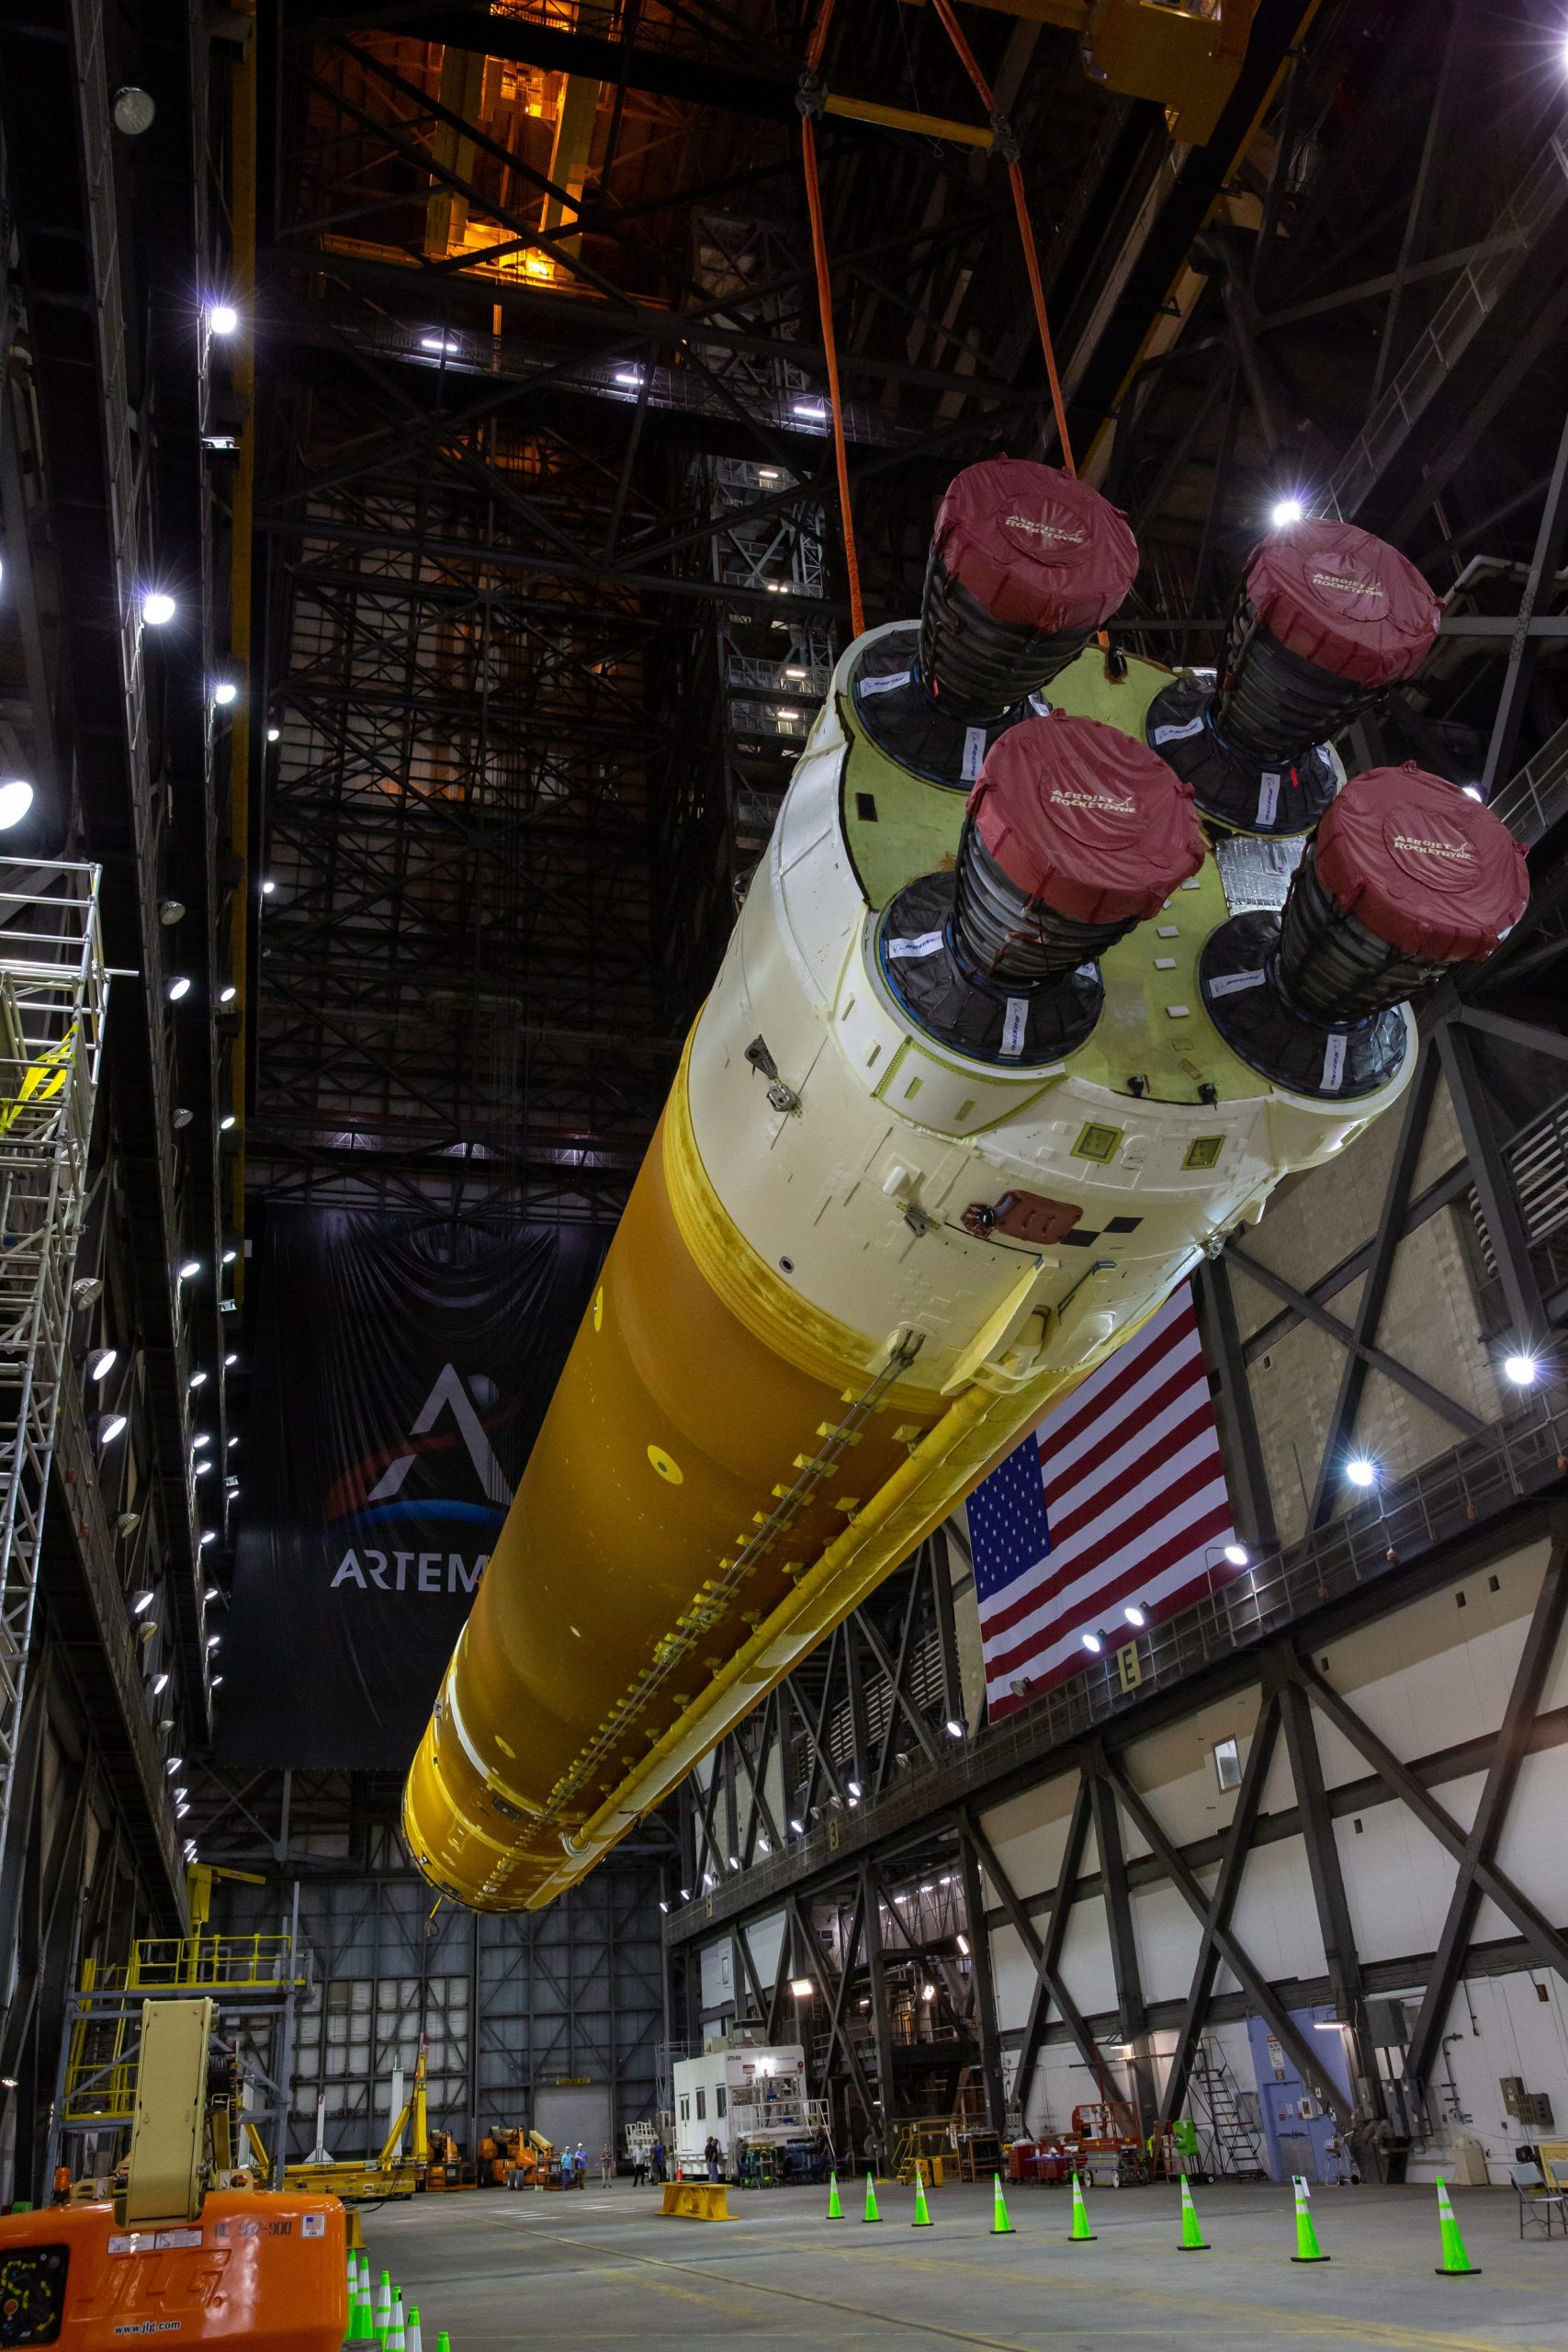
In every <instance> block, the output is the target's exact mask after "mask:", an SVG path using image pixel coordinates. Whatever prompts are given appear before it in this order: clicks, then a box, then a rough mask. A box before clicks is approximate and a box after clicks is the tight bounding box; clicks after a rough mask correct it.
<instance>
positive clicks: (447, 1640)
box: [217, 1208, 603, 1772]
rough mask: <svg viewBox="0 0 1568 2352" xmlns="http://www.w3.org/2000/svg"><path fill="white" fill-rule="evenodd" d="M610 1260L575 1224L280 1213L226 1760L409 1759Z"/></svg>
mask: <svg viewBox="0 0 1568 2352" xmlns="http://www.w3.org/2000/svg"><path fill="white" fill-rule="evenodd" d="M602 1255H603V1238H602V1237H601V1236H600V1235H597V1234H595V1233H593V1232H592V1231H591V1230H588V1229H586V1228H583V1227H560V1226H538V1227H529V1226H521V1227H517V1226H514V1227H494V1228H487V1227H475V1226H472V1225H467V1224H459V1225H457V1226H456V1227H454V1226H453V1224H452V1223H450V1222H449V1221H435V1220H430V1219H424V1218H399V1217H391V1216H377V1215H374V1214H370V1213H367V1212H361V1211H356V1210H333V1209H306V1208H299V1209H288V1208H282V1209H280V1208H272V1209H270V1210H269V1211H268V1214H267V1218H266V1225H265V1232H264V1234H263V1236H262V1239H261V1245H260V1249H259V1252H258V1259H257V1261H256V1262H255V1263H254V1266H253V1269H252V1280H253V1281H254V1283H255V1284H256V1289H257V1300H256V1303H257V1309H258V1317H257V1325H256V1357H255V1366H254V1376H253V1381H252V1388H251V1397H252V1403H251V1410H250V1413H249V1416H248V1419H247V1424H246V1430H245V1440H244V1445H243V1449H242V1450H241V1453H239V1454H236V1455H231V1464H233V1463H236V1462H243V1470H242V1472H241V1473H240V1484H241V1488H242V1492H243V1504H242V1505H241V1506H239V1538H238V1543H237V1546H236V1551H235V1563H234V1589H233V1601H232V1606H231V1611H230V1630H229V1633H228V1637H227V1639H226V1640H225V1642H224V1644H223V1682H222V1687H221V1688H220V1691H219V1693H218V1698H219V1701H220V1708H219V1715H218V1739H217V1750H218V1760H219V1762H220V1763H221V1764H231V1765H242V1766H244V1765H273V1766H277V1765H285V1764H293V1765H297V1766H300V1767H303V1768H305V1769H307V1770H370V1771H398V1772H400V1771H401V1770H403V1768H404V1767H405V1766H406V1765H407V1763H408V1761H409V1759H410V1758H411V1757H412V1754H413V1750H414V1747H415V1746H416V1744H417V1742H418V1739H419V1736H420V1733H421V1732H422V1731H423V1727H424V1723H425V1719H426V1717H427V1716H428V1714H429V1713H430V1707H431V1702H432V1701H433V1700H434V1696H435V1691H436V1686H437V1684H438V1682H439V1681H440V1679H441V1674H442V1671H443V1669H444V1668H445V1666H446V1660H447V1658H448V1657H449V1656H450V1654H451V1650H452V1645H453V1644H454V1643H455V1642H456V1640H457V1635H458V1634H459V1633H460V1632H461V1630H462V1627H463V1622H464V1620H465V1618H466V1617H467V1616H468V1610H469V1607H470V1605H471V1603H472V1601H473V1597H474V1593H475V1590H476V1589H477V1587H478V1584H479V1578H480V1577H481V1576H482V1575H483V1574H484V1570H485V1565H486V1562H487V1561H488V1560H489V1557H490V1554H491V1545H492V1544H493V1542H494V1539H495V1536H496V1534H497V1532H498V1531H499V1530H500V1527H501V1523H502V1520H503V1519H504V1518H505V1516H506V1510H507V1506H508V1505H509V1503H510V1502H511V1500H512V1497H513V1492H514V1491H515V1488H516V1486H517V1481H518V1479H519V1477H520V1476H521V1475H522V1470H523V1465H524V1464H525V1461H526V1460H527V1458H528V1451H529V1448H530V1447H531V1445H532V1444H533V1442H534V1439H535V1436H536V1433H537V1430H538V1428H539V1424H540V1422H541V1421H542V1420H543V1419H544V1416H545V1409H546V1408H547V1405H548V1403H549V1401H550V1397H551V1394H552V1392H553V1390H554V1388H555V1385H556V1378H557V1375H558V1373H559V1371H560V1367H561V1365H562V1363H564V1362H565V1359H566V1353H567V1351H568V1349H569V1348H570V1345H571V1341H572V1338H573V1336H574V1334H575V1332H576V1329H577V1326H578V1323H579V1321H580V1320H581V1315H582V1310H583V1307H584V1306H585V1305H586V1303H587V1299H588V1296H589V1293H590V1291H591V1289H592V1283H593V1278H594V1275H595V1273H596V1272H597V1269H598V1265H599V1261H600V1258H601V1257H602Z"/></svg>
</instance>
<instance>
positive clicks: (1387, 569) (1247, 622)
mask: <svg viewBox="0 0 1568 2352" xmlns="http://www.w3.org/2000/svg"><path fill="white" fill-rule="evenodd" d="M1441 618H1442V606H1441V605H1439V604H1438V600H1437V598H1436V597H1435V596H1434V595H1433V594H1432V592H1431V590H1430V589H1429V588H1428V587H1427V582H1425V581H1424V580H1423V579H1422V577H1421V574H1420V573H1419V572H1418V571H1416V568H1415V566H1414V565H1413V564H1410V563H1407V562H1406V561H1405V560H1404V556H1402V555H1401V554H1400V553H1399V552H1398V550H1397V549H1396V548H1391V547H1389V546H1388V545H1387V544H1386V543H1385V542H1384V541H1383V540H1382V539H1379V538H1374V537H1373V536H1372V534H1371V531H1362V530H1359V529H1358V528H1357V527H1356V526H1355V525H1354V524H1353V523H1329V522H1312V521H1308V522H1302V523H1292V525H1290V526H1288V527H1287V528H1286V529H1283V530H1279V531H1274V532H1271V533H1270V534H1269V537H1268V538H1266V539H1260V540H1259V541H1258V545H1257V546H1256V547H1255V548H1253V550H1252V553H1251V554H1250V556H1248V558H1247V569H1246V571H1245V573H1244V574H1243V578H1242V583H1241V587H1240V589H1239V591H1238V593H1237V595H1236V601H1235V607H1234V608H1233V610H1232V613H1231V619H1230V628H1229V630H1228V632H1227V635H1226V639H1225V650H1224V661H1223V662H1222V664H1221V668H1220V674H1219V680H1218V684H1217V685H1214V684H1206V683H1204V682H1202V681H1201V680H1199V679H1196V678H1178V679H1176V680H1175V681H1174V682H1173V683H1172V684H1170V685H1168V686H1167V687H1166V688H1165V689H1164V691H1163V692H1162V693H1160V694H1158V695H1156V696H1155V699H1154V701H1153V702H1152V703H1151V705H1150V706H1149V718H1148V739H1149V741H1150V742H1151V743H1152V744H1153V745H1154V747H1155V748H1156V751H1158V752H1162V753H1163V755H1164V756H1165V758H1166V759H1168V761H1169V762H1170V763H1171V765H1172V766H1173V767H1174V768H1175V769H1176V772H1177V774H1178V775H1182V776H1185V777H1186V778H1187V779H1188V781H1189V782H1190V785H1191V786H1192V788H1193V792H1194V794H1195V795H1196V797H1197V801H1198V807H1199V809H1200V811H1201V814H1202V816H1203V817H1204V819H1205V820H1207V821H1208V822H1209V823H1211V824H1213V825H1216V826H1218V825H1224V826H1227V827H1230V828H1232V829H1234V830H1235V831H1238V832H1244V833H1260V834H1266V835H1274V836H1280V835H1292V834H1299V833H1306V832H1310V831H1311V830H1312V828H1313V826H1314V825H1315V824H1316V822H1317V820H1318V819H1319V818H1320V817H1321V816H1322V815H1323V812H1324V810H1325V809H1326V808H1327V807H1328V804H1329V802H1330V801H1331V800H1332V799H1333V797H1334V795H1335V793H1336V791H1337V788H1338V786H1339V785H1340V784H1342V783H1343V781H1344V774H1343V771H1342V769H1341V768H1340V766H1339V763H1338V762H1337V760H1336V758H1335V756H1334V753H1333V752H1332V751H1331V750H1330V748H1329V738H1330V737H1332V736H1334V735H1337V734H1338V733H1339V731H1340V730H1341V729H1342V728H1345V727H1348V725H1349V723H1350V721H1351V720H1352V719H1353V718H1356V717H1357V715H1358V714H1359V712H1361V711H1363V710H1365V709H1366V708H1367V707H1368V705H1369V704H1370V703H1371V702H1372V701H1373V700H1374V699H1375V697H1376V696H1377V695H1379V694H1380V693H1381V692H1382V690H1383V689H1384V688H1385V687H1387V686H1391V685H1393V684H1396V683H1397V682H1398V681H1399V680H1400V679H1403V678H1409V677H1413V676H1414V675H1415V673H1416V671H1417V670H1418V669H1419V668H1420V667H1421V664H1422V662H1424V661H1425V660H1426V658H1427V654H1428V653H1429V652H1430V650H1431V647H1432V639H1433V638H1434V637H1435V636H1436V634H1437V630H1438V622H1439V621H1440V620H1441Z"/></svg>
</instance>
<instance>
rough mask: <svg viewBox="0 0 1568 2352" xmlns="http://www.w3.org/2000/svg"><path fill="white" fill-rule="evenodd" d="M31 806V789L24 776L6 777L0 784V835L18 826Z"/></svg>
mask: <svg viewBox="0 0 1568 2352" xmlns="http://www.w3.org/2000/svg"><path fill="white" fill-rule="evenodd" d="M32 805H33V788H32V786H31V785H30V784H29V783H28V780H27V778H26V777H25V776H19V775H13V776H7V777H6V781H5V783H4V784H0V833H8V832H9V831H10V830H11V828H12V826H13V825H19V824H20V823H21V821H22V819H23V818H24V817H25V816H26V815H27V813H28V809H30V808H31V807H32Z"/></svg>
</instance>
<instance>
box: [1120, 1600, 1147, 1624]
mask: <svg viewBox="0 0 1568 2352" xmlns="http://www.w3.org/2000/svg"><path fill="white" fill-rule="evenodd" d="M1122 1616H1123V1617H1125V1619H1126V1620H1127V1623H1128V1624H1129V1625H1131V1626H1133V1627H1134V1629H1135V1630H1137V1631H1139V1632H1141V1631H1142V1630H1143V1628H1144V1626H1145V1625H1146V1624H1147V1623H1148V1622H1149V1620H1148V1612H1147V1611H1146V1610H1145V1609H1142V1608H1140V1606H1139V1604H1138V1603H1137V1601H1135V1600H1131V1601H1129V1602H1128V1604H1127V1606H1126V1608H1125V1609H1123V1611H1122Z"/></svg>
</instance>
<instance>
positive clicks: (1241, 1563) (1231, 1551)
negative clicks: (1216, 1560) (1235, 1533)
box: [1225, 1544, 1250, 1568]
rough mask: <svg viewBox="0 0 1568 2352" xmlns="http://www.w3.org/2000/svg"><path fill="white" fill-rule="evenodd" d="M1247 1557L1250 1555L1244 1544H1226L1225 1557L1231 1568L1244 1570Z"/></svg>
mask: <svg viewBox="0 0 1568 2352" xmlns="http://www.w3.org/2000/svg"><path fill="white" fill-rule="evenodd" d="M1249 1556H1250V1555H1249V1554H1248V1552H1247V1546H1246V1544H1226V1545H1225V1557H1226V1559H1227V1560H1228V1561H1229V1562H1230V1564H1231V1566H1232V1567H1233V1568H1245V1567H1246V1566H1247V1560H1248V1558H1249Z"/></svg>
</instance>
